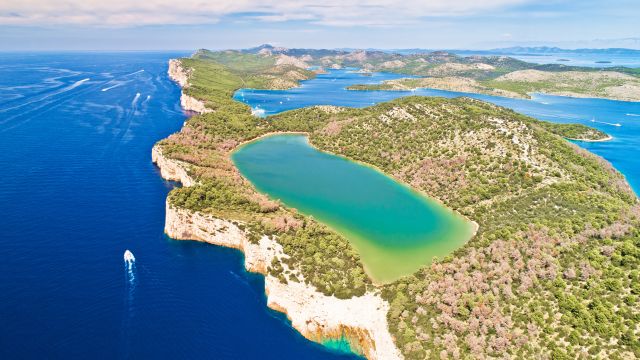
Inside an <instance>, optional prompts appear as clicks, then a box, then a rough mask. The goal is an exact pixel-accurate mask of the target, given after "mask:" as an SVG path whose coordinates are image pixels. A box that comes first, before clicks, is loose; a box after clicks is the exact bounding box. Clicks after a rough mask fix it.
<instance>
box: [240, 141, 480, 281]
mask: <svg viewBox="0 0 640 360" xmlns="http://www.w3.org/2000/svg"><path fill="white" fill-rule="evenodd" d="M232 158H233V161H234V162H235V164H236V166H237V167H238V169H239V170H240V171H241V173H242V174H243V175H244V176H245V177H246V178H247V179H249V180H250V181H251V182H252V183H253V184H254V185H255V186H256V188H257V189H258V190H259V191H261V192H263V193H266V194H268V195H269V196H271V197H272V198H275V199H280V200H281V201H282V202H283V203H284V204H286V205H287V206H289V207H293V208H296V209H298V210H299V211H301V212H302V213H304V214H307V215H312V216H313V217H314V218H316V219H318V220H320V221H321V222H323V223H325V224H327V225H329V226H330V227H332V228H334V229H336V230H337V231H339V232H340V233H342V234H344V235H345V236H346V237H347V238H348V239H349V240H350V241H351V242H352V243H353V244H354V246H355V247H356V248H357V249H358V251H359V253H360V254H361V257H362V260H363V262H364V265H365V268H366V270H367V272H368V273H369V274H370V275H371V276H372V277H373V278H374V279H376V280H378V281H381V282H385V281H390V280H394V279H396V278H398V277H399V276H401V275H406V274H410V273H413V272H414V271H415V270H417V269H418V268H420V267H421V266H423V265H425V264H427V263H428V262H429V261H430V260H431V259H432V257H433V256H444V255H447V254H449V253H450V252H451V251H453V250H455V249H456V248H458V247H459V246H461V245H462V244H464V243H465V242H466V241H467V240H468V239H469V238H470V237H471V233H472V227H471V224H470V223H468V222H466V221H465V220H463V219H462V218H461V217H459V216H457V215H455V214H453V213H452V212H451V211H449V210H447V209H445V208H444V207H442V206H441V205H439V204H438V203H436V202H435V201H433V200H430V199H428V198H426V197H425V196H423V195H421V194H419V193H417V192H415V191H413V190H412V189H410V188H409V187H407V186H405V185H403V184H400V183H398V182H396V181H395V180H393V179H392V178H390V177H388V176H386V175H384V174H383V173H381V172H379V171H377V170H375V169H373V168H370V167H367V166H364V165H361V164H358V163H355V162H353V161H349V160H347V159H344V158H342V157H339V156H335V155H332V154H327V153H324V152H321V151H318V150H317V149H315V148H314V147H312V146H310V145H309V142H308V140H307V138H306V137H305V136H303V135H273V136H269V137H265V138H262V139H260V140H257V141H255V142H252V143H249V144H247V145H245V146H243V147H241V148H240V149H238V150H237V151H236V152H234V154H233V156H232Z"/></svg>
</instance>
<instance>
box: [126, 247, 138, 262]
mask: <svg viewBox="0 0 640 360" xmlns="http://www.w3.org/2000/svg"><path fill="white" fill-rule="evenodd" d="M124 261H125V262H127V263H133V262H135V261H136V257H135V256H133V253H132V252H131V251H129V250H125V251H124Z"/></svg>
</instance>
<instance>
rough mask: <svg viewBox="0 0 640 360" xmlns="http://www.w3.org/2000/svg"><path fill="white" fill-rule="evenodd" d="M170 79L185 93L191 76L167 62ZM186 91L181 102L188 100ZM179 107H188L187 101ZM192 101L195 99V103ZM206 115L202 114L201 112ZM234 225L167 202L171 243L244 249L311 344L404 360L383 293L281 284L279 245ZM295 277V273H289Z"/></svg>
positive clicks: (167, 171)
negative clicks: (338, 342) (344, 293)
mask: <svg viewBox="0 0 640 360" xmlns="http://www.w3.org/2000/svg"><path fill="white" fill-rule="evenodd" d="M168 73H169V76H170V77H171V78H172V79H173V80H174V81H176V82H177V83H178V84H180V85H181V86H182V87H183V88H184V87H188V76H189V74H188V72H187V71H185V69H183V68H182V66H181V64H180V62H179V61H178V60H171V61H170V62H169V71H168ZM185 96H186V95H184V92H183V97H185ZM182 99H183V98H181V103H182V104H183V107H184V105H185V104H184V102H183V101H182ZM191 99H193V98H191ZM193 101H195V102H197V103H199V104H201V105H202V107H199V105H196V106H193V104H194V103H193V102H188V103H187V105H188V106H190V108H186V107H185V109H186V110H190V111H195V112H198V113H202V112H209V111H211V110H210V109H207V108H206V107H204V104H203V103H202V102H200V101H198V100H197V99H193ZM201 110H204V111H201ZM152 160H153V162H154V163H155V164H156V165H157V166H158V167H159V168H160V172H161V175H162V177H163V178H165V179H167V180H172V181H179V182H181V183H182V185H183V186H193V185H194V184H196V181H195V180H194V179H193V178H192V177H190V176H189V173H188V166H189V165H188V164H187V163H183V162H181V161H176V160H173V159H169V158H166V157H165V156H163V154H162V151H161V149H160V147H159V146H158V145H156V146H154V148H153V150H152ZM238 225H240V223H239V222H232V221H227V220H223V219H218V218H215V217H213V216H211V215H207V214H202V213H199V212H194V211H190V210H186V209H180V208H176V207H174V206H172V205H171V204H170V203H169V200H168V199H167V203H166V220H165V232H166V234H167V235H168V236H169V237H171V238H172V239H176V240H195V241H202V242H207V243H210V244H214V245H219V246H226V247H231V248H235V249H239V250H241V251H242V252H243V253H244V254H245V268H246V269H247V270H248V271H251V272H256V273H261V274H263V275H264V276H265V292H266V294H267V306H268V307H269V308H271V309H273V310H276V311H280V312H283V313H285V314H286V315H287V317H288V318H289V319H290V320H291V324H292V326H293V327H294V328H295V329H296V330H297V331H299V332H300V333H301V334H302V335H303V336H304V337H306V338H307V339H309V340H312V341H317V342H323V341H324V340H327V339H341V338H344V339H347V340H348V341H349V344H350V346H351V348H352V349H353V350H354V351H357V352H359V353H361V354H363V355H364V356H366V357H367V358H368V359H385V360H386V359H402V358H403V356H402V355H401V353H400V351H399V349H398V348H397V346H396V345H395V342H394V339H393V337H392V336H391V333H390V332H389V329H388V323H387V312H388V311H389V307H390V306H389V303H388V302H387V301H385V300H383V299H382V297H381V296H380V294H378V293H376V292H369V293H366V294H365V295H363V296H359V297H353V298H351V299H344V300H343V299H338V298H336V297H334V296H326V295H324V294H322V293H321V292H319V291H318V290H317V289H316V288H315V287H313V286H312V285H309V284H306V283H304V279H303V280H302V282H295V281H288V282H287V283H286V284H285V283H282V282H281V281H280V280H279V279H278V278H276V277H274V276H272V275H269V274H268V271H267V269H268V266H269V265H270V264H271V263H272V261H274V259H275V260H276V261H279V262H280V263H281V265H282V266H283V267H285V268H287V267H288V266H287V264H286V263H284V262H282V261H280V260H281V259H284V258H286V257H287V255H286V254H284V253H283V251H282V246H281V245H280V244H278V242H277V241H275V240H273V239H271V238H269V237H267V236H263V237H262V238H261V239H260V240H259V241H258V243H257V244H255V243H252V242H250V241H249V240H248V238H247V236H246V234H245V233H244V231H243V230H241V229H240V227H239V226H238ZM290 270H292V271H294V272H296V270H295V269H290Z"/></svg>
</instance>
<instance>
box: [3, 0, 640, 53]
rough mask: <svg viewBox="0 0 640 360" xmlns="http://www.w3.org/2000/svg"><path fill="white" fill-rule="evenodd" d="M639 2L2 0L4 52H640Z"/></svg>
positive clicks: (559, 0)
mask: <svg viewBox="0 0 640 360" xmlns="http://www.w3.org/2000/svg"><path fill="white" fill-rule="evenodd" d="M639 1H640V0H608V1H606V2H605V1H601V0H572V1H568V0H565V1H562V0H536V1H533V0H365V1H356V0H262V1H257V0H142V1H140V0H138V1H133V0H0V51H15V50H192V49H198V48H208V49H229V48H247V47H253V46H257V45H260V44H264V43H269V44H273V45H276V46H284V47H307V48H381V49H401V48H424V49H491V48H497V47H507V46H515V45H522V46H538V45H548V46H560V47H564V48H579V47H593V48H602V47H627V48H636V49H640V25H639V24H640V23H639V22H638V19H639V18H640V3H639ZM605 4H606V5H605Z"/></svg>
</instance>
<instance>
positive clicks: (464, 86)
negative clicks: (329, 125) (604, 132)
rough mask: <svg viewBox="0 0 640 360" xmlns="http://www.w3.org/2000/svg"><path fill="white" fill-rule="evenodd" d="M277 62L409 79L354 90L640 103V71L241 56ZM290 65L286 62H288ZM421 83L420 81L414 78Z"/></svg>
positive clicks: (470, 59) (434, 56)
mask: <svg viewBox="0 0 640 360" xmlns="http://www.w3.org/2000/svg"><path fill="white" fill-rule="evenodd" d="M241 53H242V54H243V55H250V54H256V55H263V56H264V55H267V56H273V57H275V58H276V59H282V60H278V61H281V62H283V61H288V62H289V63H293V61H296V64H297V65H299V66H301V67H308V66H316V67H319V68H330V69H340V68H348V67H355V68H359V69H362V70H364V71H384V72H392V73H398V74H406V75H408V76H409V75H410V76H411V77H407V78H406V79H400V80H390V81H387V82H385V83H383V84H381V85H380V84H374V85H371V84H362V85H355V86H352V87H350V89H351V90H411V89H416V88H422V87H426V88H432V89H439V90H449V91H460V92H469V93H479V94H488V95H495V96H506V97H513V98H529V97H530V94H531V93H544V94H550V95H561V96H572V97H588V98H604V99H613V100H622V101H640V69H637V68H627V67H620V66H614V67H609V68H607V69H606V70H604V69H600V68H593V67H580V66H567V65H564V64H545V65H540V64H532V63H527V62H525V61H521V60H517V59H515V58H512V57H508V56H496V55H489V56H478V55H474V56H467V57H463V56H459V55H456V54H453V53H450V52H446V51H434V52H428V53H414V54H396V53H393V52H384V51H369V50H356V51H351V52H348V51H343V50H316V49H287V48H277V47H273V46H271V45H262V46H259V47H256V48H252V49H247V50H243V51H241ZM284 59H287V60H284ZM416 77H417V78H416Z"/></svg>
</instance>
